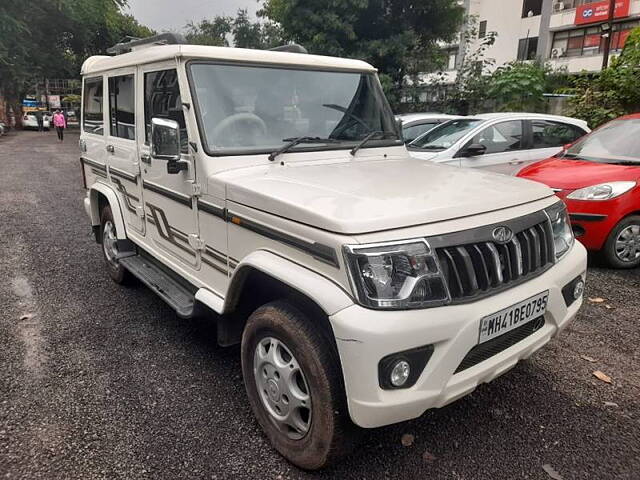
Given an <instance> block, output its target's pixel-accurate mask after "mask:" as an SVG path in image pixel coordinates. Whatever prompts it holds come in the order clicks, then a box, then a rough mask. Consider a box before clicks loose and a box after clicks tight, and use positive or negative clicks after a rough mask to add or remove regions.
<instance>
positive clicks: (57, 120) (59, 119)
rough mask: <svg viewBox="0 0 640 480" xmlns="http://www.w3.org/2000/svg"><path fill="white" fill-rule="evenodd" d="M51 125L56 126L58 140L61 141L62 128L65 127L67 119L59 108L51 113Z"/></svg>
mask: <svg viewBox="0 0 640 480" xmlns="http://www.w3.org/2000/svg"><path fill="white" fill-rule="evenodd" d="M53 126H54V127H56V132H57V133H58V140H60V141H62V140H63V139H64V129H65V128H67V121H66V120H65V118H64V115H63V114H62V112H61V111H60V110H56V113H54V114H53Z"/></svg>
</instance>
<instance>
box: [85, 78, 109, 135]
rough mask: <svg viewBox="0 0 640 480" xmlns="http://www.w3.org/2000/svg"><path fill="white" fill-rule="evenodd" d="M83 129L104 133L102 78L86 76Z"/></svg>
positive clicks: (99, 133)
mask: <svg viewBox="0 0 640 480" xmlns="http://www.w3.org/2000/svg"><path fill="white" fill-rule="evenodd" d="M82 130H83V131H85V132H87V133H95V134H96V135H103V134H104V118H103V116H102V78H86V79H85V81H84V92H83V94H82Z"/></svg>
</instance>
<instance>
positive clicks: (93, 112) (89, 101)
mask: <svg viewBox="0 0 640 480" xmlns="http://www.w3.org/2000/svg"><path fill="white" fill-rule="evenodd" d="M104 91H105V85H104V82H103V77H102V75H99V76H93V77H86V78H84V80H83V83H82V112H81V115H80V116H81V119H80V121H81V128H82V133H81V141H80V146H81V150H82V160H83V168H84V175H85V178H86V179H87V184H88V185H91V184H92V183H93V182H94V181H97V180H102V181H105V182H106V181H107V167H106V157H107V152H106V151H105V145H106V142H105V128H104V125H105V119H104V104H105V101H104V96H105V95H104Z"/></svg>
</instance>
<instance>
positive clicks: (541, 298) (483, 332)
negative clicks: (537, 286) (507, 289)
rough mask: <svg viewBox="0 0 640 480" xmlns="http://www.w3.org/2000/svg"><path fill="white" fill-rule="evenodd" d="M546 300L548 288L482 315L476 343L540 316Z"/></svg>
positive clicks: (544, 310)
mask: <svg viewBox="0 0 640 480" xmlns="http://www.w3.org/2000/svg"><path fill="white" fill-rule="evenodd" d="M548 302H549V290H545V291H544V292H541V293H538V294H537V295H534V296H532V297H529V298H527V299H526V300H522V301H520V302H518V303H514V304H513V305H511V306H510V307H507V308H503V309H502V310H499V311H497V312H495V313H492V314H491V315H487V316H486V317H483V318H482V319H481V320H480V328H479V329H478V345H480V344H481V343H485V342H488V341H489V340H492V339H494V338H497V337H499V336H501V335H504V334H505V333H507V332H510V331H511V330H513V329H515V328H518V327H520V326H522V325H524V324H526V323H529V322H530V321H532V320H535V319H536V318H538V317H541V316H542V315H544V314H545V313H546V311H547V304H548ZM527 308H528V310H527ZM527 311H528V313H527Z"/></svg>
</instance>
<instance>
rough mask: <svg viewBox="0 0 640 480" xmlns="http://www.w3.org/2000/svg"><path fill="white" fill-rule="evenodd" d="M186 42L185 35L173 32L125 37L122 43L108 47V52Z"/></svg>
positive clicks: (125, 51) (115, 52)
mask: <svg viewBox="0 0 640 480" xmlns="http://www.w3.org/2000/svg"><path fill="white" fill-rule="evenodd" d="M186 43H187V40H186V39H185V38H184V36H183V35H181V34H180V33H172V32H167V33H161V34H159V35H153V36H152V37H146V38H136V37H125V38H124V39H123V40H122V41H121V42H120V43H117V44H115V45H114V46H113V47H109V48H107V53H112V54H114V55H121V54H123V53H128V52H132V51H134V50H140V49H142V48H148V47H152V46H154V45H184V44H186Z"/></svg>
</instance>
